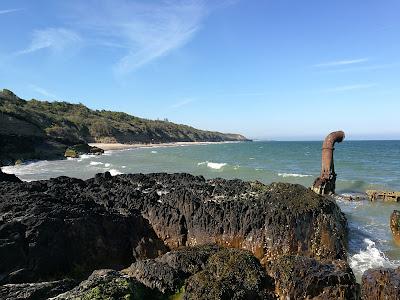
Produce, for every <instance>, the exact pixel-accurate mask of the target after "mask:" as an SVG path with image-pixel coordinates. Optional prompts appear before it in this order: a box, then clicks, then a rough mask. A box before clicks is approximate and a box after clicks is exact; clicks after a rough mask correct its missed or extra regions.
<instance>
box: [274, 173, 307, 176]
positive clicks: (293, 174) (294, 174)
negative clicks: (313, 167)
mask: <svg viewBox="0 0 400 300" xmlns="http://www.w3.org/2000/svg"><path fill="white" fill-rule="evenodd" d="M278 176H281V177H310V176H312V175H305V174H296V173H278Z"/></svg>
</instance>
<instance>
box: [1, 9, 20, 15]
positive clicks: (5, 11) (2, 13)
mask: <svg viewBox="0 0 400 300" xmlns="http://www.w3.org/2000/svg"><path fill="white" fill-rule="evenodd" d="M21 10H22V8H14V9H4V10H0V15H5V14H10V13H13V12H18V11H21Z"/></svg>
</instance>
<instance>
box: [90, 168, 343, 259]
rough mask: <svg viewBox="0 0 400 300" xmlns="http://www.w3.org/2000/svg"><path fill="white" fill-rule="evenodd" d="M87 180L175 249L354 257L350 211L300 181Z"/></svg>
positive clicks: (100, 199)
mask: <svg viewBox="0 0 400 300" xmlns="http://www.w3.org/2000/svg"><path fill="white" fill-rule="evenodd" d="M87 183H88V186H90V191H89V190H88V191H85V192H84V193H91V194H92V195H91V197H92V198H93V199H94V201H96V202H98V203H101V204H102V205H105V206H108V205H109V202H110V200H111V202H112V205H113V206H114V207H120V208H134V209H138V210H139V211H140V212H141V213H142V215H143V216H144V217H145V218H146V219H148V220H149V222H150V224H151V225H152V227H153V228H154V230H155V232H156V233H157V235H158V236H159V237H160V238H161V239H162V240H163V241H164V242H165V243H166V244H167V245H168V246H169V247H170V248H177V247H180V246H192V245H200V244H209V243H217V244H220V245H223V246H228V247H235V248H242V249H247V250H250V251H252V252H253V253H254V254H255V255H256V257H258V258H259V259H261V260H262V262H263V263H264V262H265V261H267V260H270V259H274V258H276V257H279V256H282V255H288V254H298V255H303V256H308V257H315V258H317V259H346V250H345V249H346V219H345V217H344V215H343V213H342V212H341V211H340V209H339V207H338V206H337V205H336V203H335V202H334V201H333V200H332V199H331V198H329V197H324V196H320V195H316V194H315V193H313V192H312V191H311V190H309V189H306V188H305V187H303V186H300V185H293V184H286V183H275V184H271V185H263V184H261V183H257V182H253V183H251V182H244V181H241V180H224V179H213V180H205V179H204V178H203V177H201V176H198V177H195V176H192V175H189V174H163V173H161V174H147V175H143V174H131V175H120V176H115V177H113V178H109V179H104V180H102V179H101V178H100V177H96V178H95V179H90V180H88V181H87ZM93 191H97V192H95V193H94V192H93ZM99 195H102V196H99ZM103 199H106V201H104V200H103Z"/></svg>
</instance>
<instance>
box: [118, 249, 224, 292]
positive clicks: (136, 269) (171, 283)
mask: <svg viewBox="0 0 400 300" xmlns="http://www.w3.org/2000/svg"><path fill="white" fill-rule="evenodd" d="M220 250H221V247H219V246H217V245H202V246H195V247H187V248H182V249H178V250H174V251H171V252H168V253H166V254H164V255H162V256H160V257H157V258H156V259H147V260H141V261H137V262H135V263H133V264H132V265H131V266H130V267H129V268H127V269H125V270H123V271H122V272H123V273H124V274H127V275H128V276H130V277H133V278H135V279H136V280H138V281H139V282H141V283H143V284H144V285H146V286H147V287H149V288H151V289H157V290H159V291H160V292H161V293H162V294H163V295H173V294H176V293H179V292H180V291H181V290H182V287H183V286H184V284H185V280H186V279H188V278H189V277H190V276H191V275H194V274H196V273H198V272H200V271H201V270H203V269H204V268H205V267H206V265H207V261H208V259H209V257H210V256H212V255H213V254H215V253H217V252H218V251H220Z"/></svg>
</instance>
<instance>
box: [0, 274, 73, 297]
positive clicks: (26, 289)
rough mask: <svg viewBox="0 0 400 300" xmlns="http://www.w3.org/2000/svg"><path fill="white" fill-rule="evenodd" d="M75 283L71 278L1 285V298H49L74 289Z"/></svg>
mask: <svg viewBox="0 0 400 300" xmlns="http://www.w3.org/2000/svg"><path fill="white" fill-rule="evenodd" d="M75 285H76V283H75V281H74V280H71V279H63V280H58V281H49V282H38V283H20V284H5V285H2V286H0V299H3V300H17V299H18V300H19V299H21V300H22V299H26V300H28V299H29V300H39V299H47V298H50V297H54V296H57V295H59V294H61V293H64V292H66V291H68V290H70V289H72V288H73V287H74V286H75Z"/></svg>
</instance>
